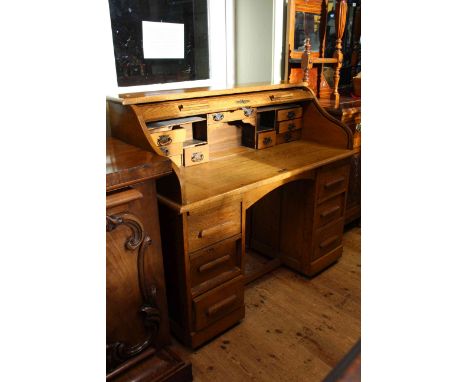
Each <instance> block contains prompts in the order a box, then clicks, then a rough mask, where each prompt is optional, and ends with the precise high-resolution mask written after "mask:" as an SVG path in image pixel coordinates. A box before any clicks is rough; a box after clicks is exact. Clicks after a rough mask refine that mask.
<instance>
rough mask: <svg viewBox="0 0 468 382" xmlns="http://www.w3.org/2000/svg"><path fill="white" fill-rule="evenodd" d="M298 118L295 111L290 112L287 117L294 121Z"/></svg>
mask: <svg viewBox="0 0 468 382" xmlns="http://www.w3.org/2000/svg"><path fill="white" fill-rule="evenodd" d="M295 116H296V113H295V112H294V111H288V114H287V117H288V118H289V119H293V118H294V117H295Z"/></svg>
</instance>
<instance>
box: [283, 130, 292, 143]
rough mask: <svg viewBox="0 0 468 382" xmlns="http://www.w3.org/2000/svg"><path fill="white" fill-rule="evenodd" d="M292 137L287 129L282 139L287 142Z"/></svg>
mask: <svg viewBox="0 0 468 382" xmlns="http://www.w3.org/2000/svg"><path fill="white" fill-rule="evenodd" d="M291 139H292V134H291V132H290V131H288V132H287V133H286V134H284V140H285V141H286V142H289V141H290V140H291Z"/></svg>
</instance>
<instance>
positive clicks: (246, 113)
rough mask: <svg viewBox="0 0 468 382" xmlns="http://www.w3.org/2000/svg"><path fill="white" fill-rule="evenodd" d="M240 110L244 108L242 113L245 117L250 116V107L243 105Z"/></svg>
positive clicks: (251, 111)
mask: <svg viewBox="0 0 468 382" xmlns="http://www.w3.org/2000/svg"><path fill="white" fill-rule="evenodd" d="M242 110H244V115H245V116H246V117H250V116H251V115H252V114H253V109H252V108H251V107H243V108H242Z"/></svg>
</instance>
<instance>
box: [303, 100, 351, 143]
mask: <svg viewBox="0 0 468 382" xmlns="http://www.w3.org/2000/svg"><path fill="white" fill-rule="evenodd" d="M302 118H303V121H302V123H303V126H302V139H304V140H309V141H314V142H317V143H320V144H322V145H325V146H330V147H336V148H342V149H352V148H353V134H352V132H351V130H350V129H349V128H348V127H347V126H346V125H344V124H343V123H341V122H340V121H338V120H337V119H335V118H333V117H332V116H331V115H330V114H328V113H327V112H326V111H325V109H324V108H322V106H320V104H319V103H318V101H317V99H316V98H314V99H312V100H311V101H310V102H308V103H305V105H304V110H303V117H302Z"/></svg>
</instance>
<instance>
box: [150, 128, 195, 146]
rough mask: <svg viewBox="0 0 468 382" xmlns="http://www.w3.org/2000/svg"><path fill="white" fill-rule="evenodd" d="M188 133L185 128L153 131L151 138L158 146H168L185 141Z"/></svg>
mask: <svg viewBox="0 0 468 382" xmlns="http://www.w3.org/2000/svg"><path fill="white" fill-rule="evenodd" d="M186 134H187V131H186V130H185V129H174V130H169V131H161V132H155V133H151V139H152V140H153V142H154V143H156V145H158V146H168V145H170V144H172V143H176V142H183V141H185V136H186Z"/></svg>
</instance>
